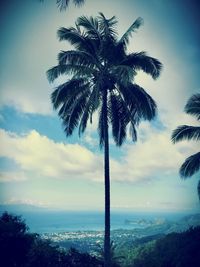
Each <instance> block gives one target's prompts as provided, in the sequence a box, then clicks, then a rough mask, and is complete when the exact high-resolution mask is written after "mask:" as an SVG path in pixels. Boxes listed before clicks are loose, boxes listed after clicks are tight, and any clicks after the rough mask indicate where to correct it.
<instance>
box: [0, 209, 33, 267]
mask: <svg viewBox="0 0 200 267" xmlns="http://www.w3.org/2000/svg"><path fill="white" fill-rule="evenodd" d="M27 230H28V228H27V226H26V224H25V222H24V221H23V220H22V219H21V217H20V216H15V215H11V214H8V213H7V212H5V213H3V214H2V216H1V217H0V266H5V267H13V266H24V264H25V263H26V262H27V259H28V252H29V250H30V249H31V246H32V243H33V240H34V238H36V236H35V235H33V234H29V233H28V232H27Z"/></svg>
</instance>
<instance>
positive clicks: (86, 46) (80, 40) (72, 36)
mask: <svg viewBox="0 0 200 267" xmlns="http://www.w3.org/2000/svg"><path fill="white" fill-rule="evenodd" d="M57 35H58V38H59V40H60V41H68V42H69V43H70V44H71V45H73V46H74V47H75V48H76V49H77V50H80V51H86V52H90V53H91V55H92V54H94V52H95V50H94V49H95V47H94V40H92V39H89V38H87V36H86V35H85V34H84V33H82V32H80V30H77V28H73V27H69V28H64V27H61V28H60V29H59V30H58V31H57Z"/></svg>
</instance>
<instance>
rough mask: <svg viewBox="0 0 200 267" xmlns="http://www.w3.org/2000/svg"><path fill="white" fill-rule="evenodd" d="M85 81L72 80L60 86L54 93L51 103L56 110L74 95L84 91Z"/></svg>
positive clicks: (80, 79)
mask: <svg viewBox="0 0 200 267" xmlns="http://www.w3.org/2000/svg"><path fill="white" fill-rule="evenodd" d="M84 84H85V80H84V79H82V78H79V79H71V80H69V81H67V82H66V83H63V84H61V85H59V86H58V87H57V88H56V89H55V90H54V92H53V93H52V94H51V101H52V104H53V107H54V109H57V108H59V106H60V105H61V104H63V103H65V102H66V101H67V100H68V98H69V97H71V96H73V95H74V94H77V93H80V90H83V85H84Z"/></svg>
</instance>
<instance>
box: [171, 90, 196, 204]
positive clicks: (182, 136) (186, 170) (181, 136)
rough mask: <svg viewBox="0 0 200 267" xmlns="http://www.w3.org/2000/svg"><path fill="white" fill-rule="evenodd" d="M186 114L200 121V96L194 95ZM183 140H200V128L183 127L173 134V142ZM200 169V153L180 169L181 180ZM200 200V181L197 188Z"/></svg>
mask: <svg viewBox="0 0 200 267" xmlns="http://www.w3.org/2000/svg"><path fill="white" fill-rule="evenodd" d="M184 110H185V112H186V113H188V114H190V115H193V116H195V117H196V118H197V120H198V121H200V94H195V95H193V96H192V97H191V98H190V99H189V100H188V102H187V104H186V106H185V109H184ZM181 140H196V141H198V140H200V126H188V125H182V126H179V127H178V128H176V129H175V130H174V131H173V133H172V142H173V143H177V142H179V141H181ZM199 169H200V152H198V153H196V154H194V155H192V156H190V157H188V158H187V159H186V160H185V162H184V163H183V164H182V166H181V167H180V170H179V173H180V176H181V178H183V179H186V178H188V177H191V176H192V175H193V174H195V173H196V172H198V171H199ZM197 192H198V196H199V200H200V180H199V183H198V187H197Z"/></svg>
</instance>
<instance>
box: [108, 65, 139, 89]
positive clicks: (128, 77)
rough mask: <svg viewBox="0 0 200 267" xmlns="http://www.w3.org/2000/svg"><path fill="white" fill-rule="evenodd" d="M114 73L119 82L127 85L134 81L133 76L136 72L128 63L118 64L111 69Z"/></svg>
mask: <svg viewBox="0 0 200 267" xmlns="http://www.w3.org/2000/svg"><path fill="white" fill-rule="evenodd" d="M111 73H112V75H114V76H115V79H116V81H117V82H118V83H122V84H124V85H125V86H126V85H127V84H129V83H131V82H132V81H133V78H134V76H135V74H136V72H135V71H134V69H133V68H131V67H129V66H127V65H117V66H114V67H112V69H111Z"/></svg>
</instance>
